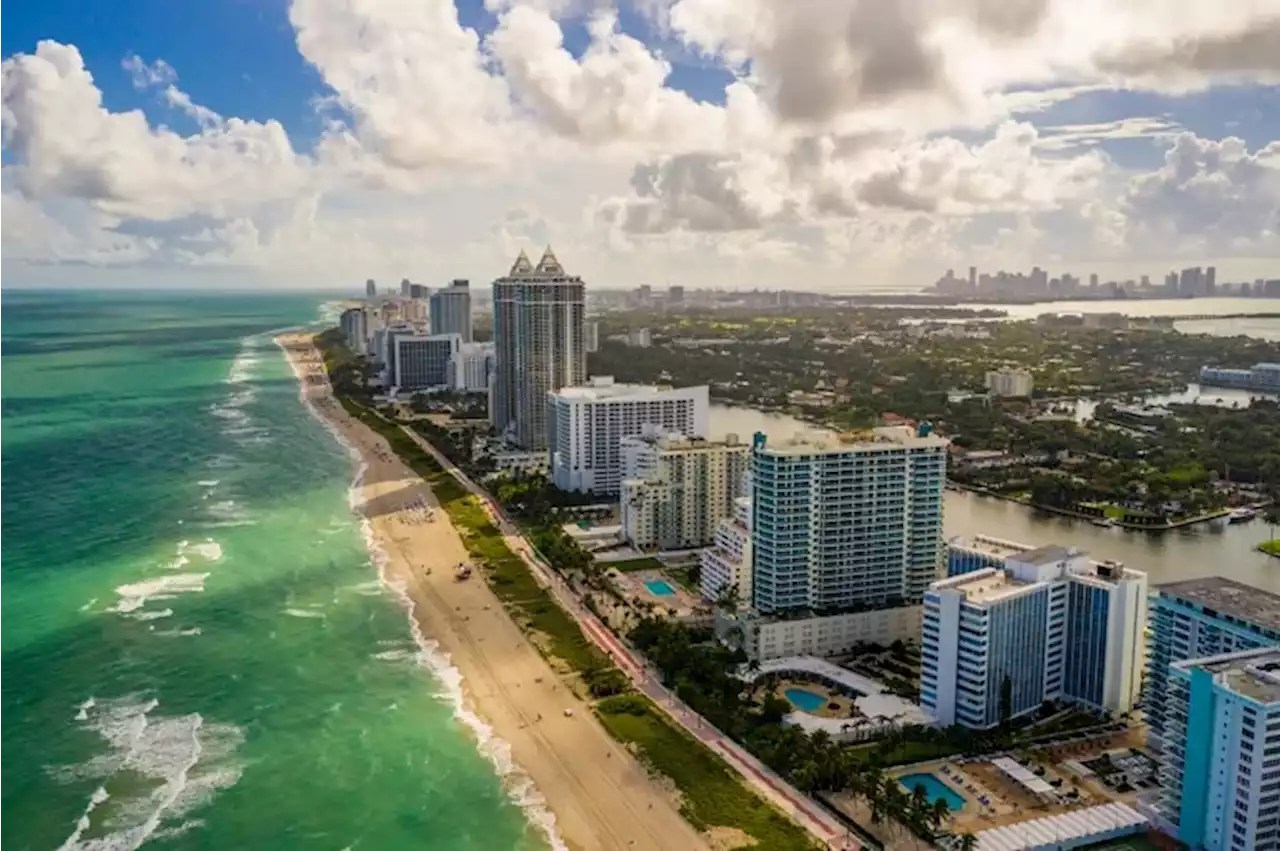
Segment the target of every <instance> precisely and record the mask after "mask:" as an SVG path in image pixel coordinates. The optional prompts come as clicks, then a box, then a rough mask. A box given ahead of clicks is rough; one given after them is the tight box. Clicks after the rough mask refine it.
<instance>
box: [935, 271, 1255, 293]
mask: <svg viewBox="0 0 1280 851" xmlns="http://www.w3.org/2000/svg"><path fill="white" fill-rule="evenodd" d="M1162 280H1163V283H1162V284H1159V285H1153V284H1152V282H1151V276H1150V275H1149V274H1141V275H1139V276H1138V277H1137V278H1133V277H1129V278H1125V279H1122V280H1118V279H1107V280H1103V279H1101V278H1100V276H1099V275H1098V273H1097V272H1093V273H1090V275H1089V279H1088V282H1087V283H1085V282H1084V281H1083V280H1082V279H1081V278H1080V277H1078V276H1075V275H1072V274H1071V273H1069V272H1064V273H1062V274H1060V275H1051V274H1050V273H1049V272H1048V271H1047V270H1045V269H1042V268H1041V267H1040V266H1033V267H1032V268H1031V270H1030V271H1029V272H1009V271H1006V270H1004V269H1000V270H997V271H995V272H980V271H979V270H978V268H977V267H975V266H970V267H969V270H968V275H967V276H966V277H960V276H959V275H957V274H956V272H955V269H948V270H947V271H946V273H945V274H943V276H942V277H941V278H939V279H938V280H937V281H935V282H934V284H933V285H932V287H929V288H927V289H926V290H924V292H925V293H929V294H936V295H947V296H955V297H957V298H981V297H984V296H985V297H989V298H1044V299H1069V298H1073V297H1078V298H1084V299H1096V298H1104V299H1105V298H1117V299H1119V298H1212V297H1214V296H1245V297H1267V298H1280V278H1275V279H1273V278H1256V279H1254V280H1253V281H1237V282H1224V283H1222V284H1220V283H1219V281H1218V269H1217V267H1216V266H1188V267H1186V268H1183V269H1177V270H1170V271H1168V272H1167V273H1165V275H1164V276H1163V279H1162Z"/></svg>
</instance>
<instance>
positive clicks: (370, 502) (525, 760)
mask: <svg viewBox="0 0 1280 851" xmlns="http://www.w3.org/2000/svg"><path fill="white" fill-rule="evenodd" d="M278 341H279V343H280V344H281V346H282V347H283V348H284V349H285V351H286V354H287V355H288V357H289V358H290V360H291V362H292V363H293V365H294V368H295V370H296V371H297V372H298V374H299V377H300V380H301V382H302V392H303V394H304V395H305V396H306V397H307V398H308V399H309V400H310V401H311V402H312V404H313V405H314V406H315V407H316V410H317V411H318V412H319V413H320V414H321V416H323V417H325V418H326V419H327V420H328V421H329V422H330V423H331V424H332V425H333V426H334V427H335V428H336V429H337V430H338V431H339V432H340V433H341V434H342V435H343V437H344V439H345V440H346V441H347V443H348V444H350V445H351V446H352V447H354V448H355V449H356V450H357V451H359V453H360V455H361V456H362V458H363V460H364V462H365V463H366V464H367V465H368V468H367V470H366V472H365V476H364V481H363V485H362V487H361V488H360V493H359V494H358V496H357V506H356V507H357V509H358V510H359V511H360V512H361V513H362V514H364V516H365V517H366V518H367V519H368V520H369V521H370V523H371V525H372V528H373V535H374V537H375V539H376V542H377V544H378V546H380V547H381V549H382V551H383V553H384V554H385V556H386V559H387V563H386V566H385V574H386V579H387V580H388V581H390V582H392V583H395V584H399V585H402V586H403V588H404V590H405V592H406V593H407V595H408V598H409V600H410V601H411V603H412V608H413V615H412V616H413V618H414V620H415V622H416V625H417V628H418V629H419V630H420V631H421V633H422V634H423V635H424V636H426V637H427V638H429V639H433V640H435V641H437V642H438V643H439V645H440V649H442V650H443V651H444V652H446V653H448V654H449V656H450V658H451V661H452V663H453V665H454V666H455V667H456V668H457V669H458V670H459V672H460V673H461V674H462V678H463V693H464V702H465V705H466V706H467V708H468V709H469V710H471V711H472V712H474V714H475V715H477V716H478V717H479V718H481V719H482V720H483V721H484V722H485V723H487V724H488V725H489V726H491V727H492V729H493V733H494V735H496V736H497V737H498V738H500V739H501V740H502V741H504V742H505V743H506V744H507V745H508V746H509V748H510V756H511V759H512V760H513V761H514V762H515V764H516V765H517V766H518V768H519V770H520V772H521V773H523V774H524V775H527V777H528V778H529V780H531V781H532V782H533V784H534V786H535V788H536V794H537V795H539V796H540V797H541V798H542V799H543V800H545V802H546V805H547V807H548V808H549V809H550V811H551V812H552V813H553V814H554V817H555V826H554V833H555V835H556V836H558V837H559V840H561V841H563V843H564V844H565V845H567V846H568V847H569V848H572V849H580V851H587V850H588V849H646V848H648V849H663V851H674V849H704V848H707V847H708V846H707V844H706V842H705V840H704V838H703V837H702V836H701V835H700V834H699V833H698V832H697V831H695V830H694V829H693V827H692V826H690V825H689V824H688V823H687V822H686V821H685V820H684V819H683V818H682V817H681V816H680V813H679V802H678V800H676V796H675V794H674V793H672V792H669V791H667V790H666V789H664V788H663V786H662V785H661V784H660V783H658V782H657V781H655V780H654V779H653V778H651V777H650V776H649V774H648V773H647V772H646V771H645V769H644V767H643V766H642V765H641V764H640V763H639V762H638V761H637V760H636V759H635V758H634V757H633V756H632V755H631V754H630V753H629V752H628V751H627V750H626V749H625V748H623V747H622V746H621V745H619V744H618V743H617V742H616V741H615V740H614V739H613V738H612V737H610V736H609V734H608V733H607V732H606V731H605V730H604V728H603V727H601V726H600V724H599V723H598V722H597V720H596V719H595V716H594V715H593V713H592V711H591V708H590V707H589V706H588V705H587V704H586V703H585V702H583V701H582V700H580V699H578V698H577V697H576V696H575V695H574V694H573V692H572V691H571V690H570V689H569V688H568V687H567V686H566V685H565V684H564V683H563V682H562V681H561V679H560V677H559V675H557V674H556V673H555V671H553V670H552V668H551V667H550V665H548V663H547V661H546V660H545V659H543V657H542V656H541V655H539V653H538V652H537V651H536V650H535V649H534V647H533V646H532V645H531V644H530V642H529V641H528V640H527V639H526V638H525V636H524V635H523V634H522V633H521V632H520V630H519V629H518V628H517V627H516V625H515V624H514V623H513V622H512V621H511V619H510V618H509V617H508V616H507V613H506V611H505V610H504V609H503V608H502V605H501V603H500V602H499V601H498V599H497V598H496V597H495V596H494V595H493V593H492V592H491V591H490V590H489V588H488V586H487V585H486V584H485V582H484V580H483V578H481V577H479V576H474V577H472V578H471V579H470V580H467V581H458V580H457V579H456V578H455V576H454V566H455V565H457V564H458V563H459V562H462V561H466V560H468V556H467V552H466V549H465V547H464V546H463V543H462V541H461V539H460V538H459V536H458V534H457V532H456V530H455V529H454V528H453V526H452V524H451V523H450V522H449V518H448V516H447V514H446V513H445V512H444V511H443V510H441V509H439V508H436V507H435V506H436V502H435V499H434V496H433V495H432V493H431V491H430V489H429V488H428V487H427V486H426V484H425V483H424V482H423V481H422V479H421V478H419V477H418V476H417V475H415V474H414V473H413V472H412V471H411V470H409V469H408V468H407V467H406V466H405V465H404V464H402V463H401V462H400V461H399V459H398V458H397V457H396V456H395V455H394V454H393V453H392V452H391V451H390V449H389V447H388V446H387V443H386V441H385V440H383V439H382V438H381V437H380V436H378V435H377V434H376V433H374V432H373V431H372V430H370V429H369V428H368V427H366V426H365V425H364V424H362V423H360V422H358V421H357V420H355V419H353V418H352V417H350V416H349V415H348V414H347V413H346V412H345V411H344V410H343V409H342V407H341V406H340V405H338V404H337V403H336V401H335V400H334V399H333V397H332V393H331V391H330V388H329V384H328V380H327V377H326V375H325V371H324V365H323V362H322V360H321V358H320V354H319V352H318V351H317V350H316V349H315V348H314V346H313V345H312V342H311V335H310V334H288V335H283V336H281V337H280V338H278ZM431 509H434V510H431ZM428 516H429V517H430V519H428ZM565 710H572V716H571V717H570V716H566V714H565Z"/></svg>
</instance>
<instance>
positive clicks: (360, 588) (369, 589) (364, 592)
mask: <svg viewBox="0 0 1280 851" xmlns="http://www.w3.org/2000/svg"><path fill="white" fill-rule="evenodd" d="M343 590H344V591H350V592H351V593H353V594H359V595H360V596H362V597H381V596H382V595H383V593H384V591H385V589H384V588H383V587H382V583H381V582H379V581H378V580H377V579H371V580H369V581H368V582H361V583H360V584H358V585H348V586H346V587H345V588H344V589H343Z"/></svg>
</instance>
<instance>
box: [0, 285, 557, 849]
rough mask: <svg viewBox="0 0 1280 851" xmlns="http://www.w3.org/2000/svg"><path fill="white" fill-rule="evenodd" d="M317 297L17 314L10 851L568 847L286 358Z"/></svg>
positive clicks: (34, 296)
mask: <svg viewBox="0 0 1280 851" xmlns="http://www.w3.org/2000/svg"><path fill="white" fill-rule="evenodd" d="M322 303H323V299H322V297H320V296H302V295H288V296H264V295H226V294H223V295H211V294H210V295H200V294H154V293H152V294H129V293H124V294H120V293H113V294H104V293H80V292H77V293H27V292H12V291H11V292H6V293H5V294H4V296H3V326H2V327H3V430H2V435H3V447H2V448H3V466H2V468H0V469H2V472H3V483H2V484H3V488H2V490H0V495H2V498H3V535H2V536H0V543H2V546H3V553H2V556H3V558H2V562H0V563H2V571H3V573H2V579H3V598H2V604H3V612H2V618H0V628H2V630H3V634H2V641H0V645H2V647H0V651H2V653H3V722H2V731H0V732H2V741H3V752H4V760H3V827H2V828H0V836H2V837H3V844H4V847H5V848H6V849H7V851H17V849H103V851H105V849H132V848H138V847H140V846H144V845H145V847H147V848H156V849H185V848H208V849H219V850H220V851H222V850H223V849H241V848H244V849H250V848H264V849H291V848H307V849H312V848H315V849H334V851H339V849H379V851H381V850H382V849H386V851H394V849H402V848H404V849H419V848H421V849H442V850H444V849H477V851H491V849H542V848H546V847H547V846H548V844H550V843H551V842H552V841H553V840H549V839H548V838H547V834H546V831H545V829H544V826H540V825H544V823H545V814H544V813H543V811H542V810H541V809H540V808H539V806H538V801H537V800H536V796H535V795H534V793H532V792H531V791H530V790H529V789H528V788H527V782H522V780H521V778H520V777H519V776H517V775H512V774H510V773H507V772H505V768H506V762H505V756H504V754H503V752H502V748H501V743H499V742H494V741H491V740H489V739H488V736H487V732H486V731H485V730H484V728H483V726H482V725H479V724H478V722H475V721H474V719H472V718H470V716H469V715H468V713H466V712H465V711H464V710H463V709H462V708H461V706H460V703H459V697H458V694H459V693H458V682H457V677H456V672H454V671H453V670H452V669H451V668H449V667H448V666H447V660H445V659H443V658H441V657H440V656H439V655H438V654H436V653H435V652H434V651H433V649H432V648H431V646H430V644H429V643H428V642H423V641H420V640H419V641H415V636H414V634H413V633H412V631H411V628H410V624H409V621H408V618H407V617H406V614H405V611H404V609H403V608H402V606H401V603H400V599H399V597H398V595H397V594H396V592H395V590H394V589H389V588H387V587H385V586H384V585H383V584H382V583H381V582H380V581H379V574H378V568H377V559H376V558H374V557H371V554H370V552H369V550H368V549H367V547H366V543H365V539H364V537H363V531H362V525H361V520H360V518H358V517H357V516H355V515H353V513H352V511H351V509H350V505H349V487H350V484H351V481H352V476H353V467H352V462H351V459H350V458H349V457H348V455H347V452H346V450H345V449H344V448H343V447H342V446H341V445H340V444H339V443H338V442H337V441H336V440H335V439H334V437H333V435H331V434H330V433H329V432H328V430H327V429H326V428H325V427H324V426H323V424H322V423H320V422H319V421H318V420H317V419H316V418H315V417H314V416H313V415H312V414H311V413H310V412H309V411H308V409H307V408H305V407H304V406H303V404H302V402H301V401H300V399H299V394H298V386H297V383H296V381H295V380H294V377H293V374H292V373H291V371H290V369H289V367H288V364H287V362H286V361H285V359H284V357H283V354H282V353H281V351H280V350H279V349H278V348H277V347H276V346H275V345H274V343H273V342H272V339H271V337H272V335H271V334H270V333H269V332H270V331H271V330H272V329H278V328H281V327H286V326H292V325H297V324H300V323H306V322H311V321H315V320H316V319H317V318H318V317H319V316H320V314H321V311H322V310H323V309H324V308H323V306H322ZM468 722H470V723H468Z"/></svg>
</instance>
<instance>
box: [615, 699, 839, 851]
mask: <svg viewBox="0 0 1280 851" xmlns="http://www.w3.org/2000/svg"><path fill="white" fill-rule="evenodd" d="M596 715H597V716H599V718H600V721H601V723H603V724H604V726H605V727H606V728H607V729H608V730H609V732H610V733H612V734H613V736H614V738H616V739H618V741H620V742H624V743H627V744H631V745H634V746H635V748H636V750H637V752H638V754H639V756H640V758H641V759H642V760H644V762H645V763H646V764H648V765H649V766H650V767H651V768H653V769H654V770H655V771H657V772H659V773H661V774H664V775H666V776H667V777H668V778H670V780H671V782H672V783H674V784H675V785H676V788H677V789H679V790H680V797H681V800H682V805H681V808H680V811H681V814H682V815H684V817H685V818H686V819H687V820H688V821H689V823H690V824H692V825H693V826H694V827H696V828H698V829H699V830H706V829H707V828H711V827H717V826H720V827H736V828H738V829H739V830H741V831H743V832H745V833H747V834H748V835H750V836H752V837H753V838H754V839H755V840H756V843H755V844H754V845H752V846H751V848H752V849H753V851H792V850H793V849H795V851H801V850H802V849H803V851H811V849H813V848H814V847H815V846H814V844H813V843H812V842H811V841H810V839H809V835H808V834H807V833H805V831H803V830H802V829H800V827H798V826H797V825H796V824H794V823H793V822H792V821H791V820H790V819H788V818H787V817H785V816H784V815H782V814H781V813H779V812H778V811H777V810H775V809H774V808H773V807H771V806H769V805H768V804H766V803H765V802H764V801H762V800H761V799H760V798H759V797H757V796H756V794H755V793H754V792H752V791H751V790H750V789H748V788H747V787H746V786H744V785H743V784H742V782H741V781H739V780H738V778H737V777H736V776H735V775H734V774H733V772H732V771H730V769H729V767H728V766H726V765H725V764H724V763H723V762H722V761H721V760H720V758H719V757H718V756H716V755H715V754H714V753H712V752H711V751H710V750H708V749H707V748H706V747H705V746H703V745H702V744H701V743H699V742H696V741H694V740H693V739H692V738H691V737H689V736H688V735H687V734H686V733H685V732H684V731H683V730H680V729H678V728H676V727H675V726H673V725H672V724H671V723H670V722H668V721H667V720H666V719H665V718H664V717H662V715H661V713H660V711H659V710H658V709H657V708H656V707H654V706H653V704H652V703H651V702H650V701H649V699H648V698H646V697H643V696H641V695H638V694H631V695H623V696H621V697H611V698H608V699H606V700H602V701H601V702H600V703H599V704H598V705H597V707H596Z"/></svg>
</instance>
